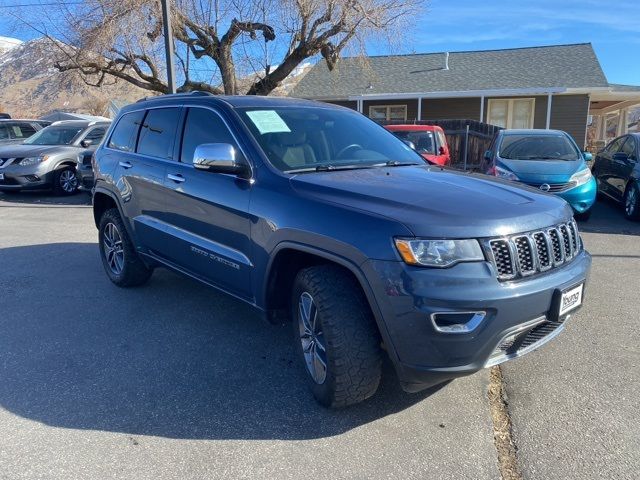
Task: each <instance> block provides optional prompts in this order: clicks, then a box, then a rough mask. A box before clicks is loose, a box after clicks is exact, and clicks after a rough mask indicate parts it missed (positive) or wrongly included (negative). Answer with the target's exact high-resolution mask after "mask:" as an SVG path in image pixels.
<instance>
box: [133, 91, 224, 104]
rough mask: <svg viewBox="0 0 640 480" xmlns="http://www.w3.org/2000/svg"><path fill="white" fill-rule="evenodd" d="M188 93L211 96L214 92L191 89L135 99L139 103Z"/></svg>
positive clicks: (183, 95) (184, 95)
mask: <svg viewBox="0 0 640 480" xmlns="http://www.w3.org/2000/svg"><path fill="white" fill-rule="evenodd" d="M189 95H197V96H211V97H214V96H215V94H214V93H211V92H207V91H205V90H192V91H191V92H180V93H167V94H164V95H157V96H154V97H143V98H140V99H139V100H136V103H140V102H144V101H145V100H151V99H155V98H162V97H186V96H189Z"/></svg>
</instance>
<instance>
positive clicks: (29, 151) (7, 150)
mask: <svg viewBox="0 0 640 480" xmlns="http://www.w3.org/2000/svg"><path fill="white" fill-rule="evenodd" d="M75 149H77V147H72V146H71V145H25V144H23V143H21V144H19V145H6V146H2V147H0V158H25V157H37V156H39V155H45V154H57V153H60V152H62V151H64V150H75Z"/></svg>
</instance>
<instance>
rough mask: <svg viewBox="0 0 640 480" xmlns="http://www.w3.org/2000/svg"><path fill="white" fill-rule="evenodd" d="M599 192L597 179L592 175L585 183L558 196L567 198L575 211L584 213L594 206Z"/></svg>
mask: <svg viewBox="0 0 640 480" xmlns="http://www.w3.org/2000/svg"><path fill="white" fill-rule="evenodd" d="M597 192H598V186H597V184H596V179H595V178H593V177H592V178H591V180H589V181H588V182H587V183H585V184H584V185H580V186H579V187H575V188H572V189H570V190H567V191H566V192H562V193H559V194H558V196H560V197H561V198H563V199H564V200H566V201H567V202H568V203H569V205H571V208H573V210H574V211H575V212H577V213H583V212H586V211H587V210H589V209H590V208H591V207H592V206H593V204H594V203H595V201H596V194H597Z"/></svg>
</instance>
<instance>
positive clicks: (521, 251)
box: [483, 221, 582, 281]
mask: <svg viewBox="0 0 640 480" xmlns="http://www.w3.org/2000/svg"><path fill="white" fill-rule="evenodd" d="M483 245H484V247H485V250H486V251H487V256H488V257H489V259H490V261H491V263H492V264H493V266H494V267H495V269H496V273H497V277H498V280H501V281H506V280H514V279H517V278H523V277H528V276H530V275H535V274H537V273H542V272H546V271H548V270H550V269H552V268H556V267H559V266H561V265H563V264H565V263H567V262H569V261H571V260H572V259H573V258H575V257H576V255H577V254H578V253H579V252H580V250H581V248H582V244H581V242H580V236H579V234H578V227H577V225H576V224H575V221H571V222H568V223H562V224H559V225H554V226H553V227H550V228H548V229H546V230H536V231H533V232H527V233H522V234H518V235H512V236H509V237H504V238H493V239H488V240H486V241H485V242H483Z"/></svg>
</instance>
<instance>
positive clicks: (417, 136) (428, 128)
mask: <svg viewBox="0 0 640 480" xmlns="http://www.w3.org/2000/svg"><path fill="white" fill-rule="evenodd" d="M384 128H386V129H387V130H389V131H390V132H392V133H393V134H394V135H395V136H396V137H398V138H400V139H402V140H404V141H409V142H412V143H413V144H414V145H415V147H416V150H417V151H418V153H419V154H420V155H422V157H423V158H425V159H426V160H428V161H430V162H432V163H436V164H438V165H449V163H451V157H450V155H449V145H447V138H446V137H445V136H444V131H443V130H442V128H440V127H438V126H436V125H385V126H384Z"/></svg>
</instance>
